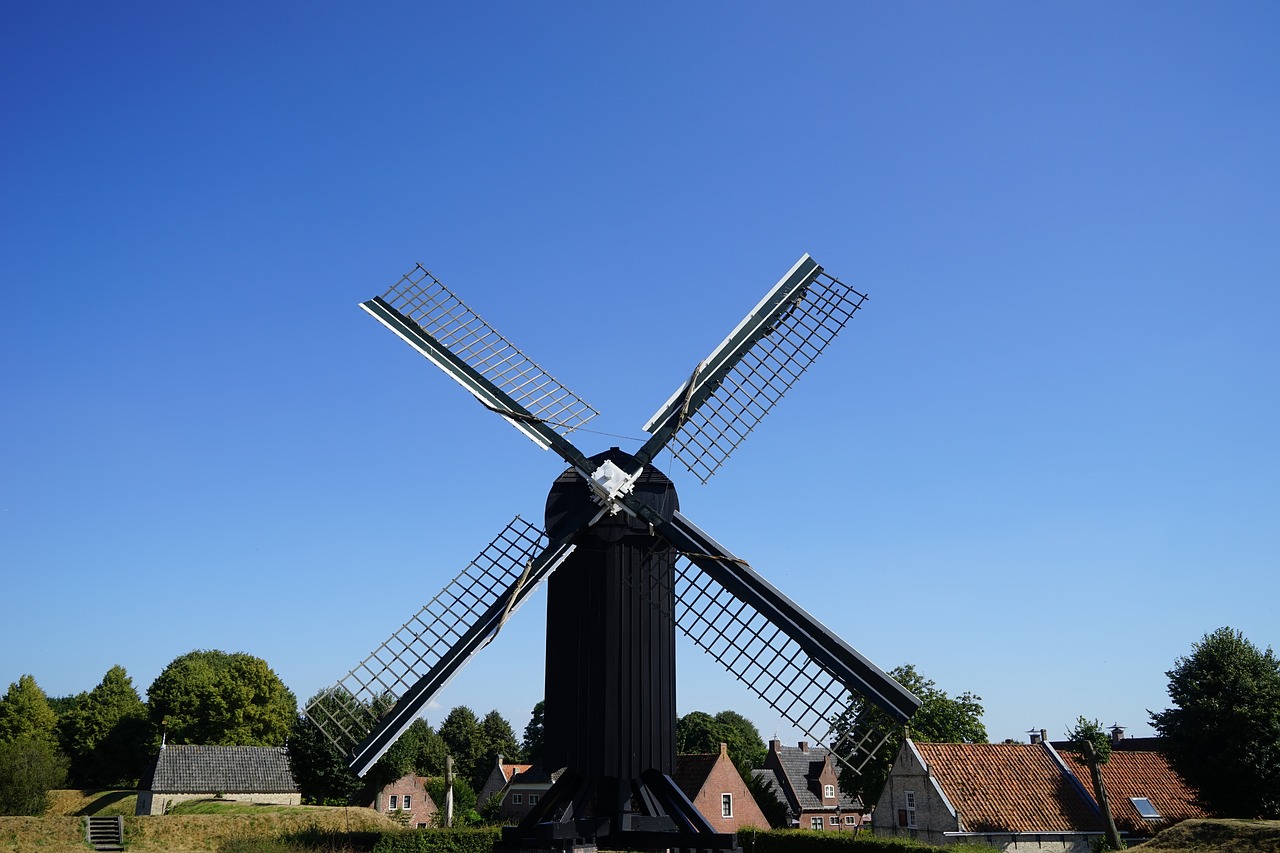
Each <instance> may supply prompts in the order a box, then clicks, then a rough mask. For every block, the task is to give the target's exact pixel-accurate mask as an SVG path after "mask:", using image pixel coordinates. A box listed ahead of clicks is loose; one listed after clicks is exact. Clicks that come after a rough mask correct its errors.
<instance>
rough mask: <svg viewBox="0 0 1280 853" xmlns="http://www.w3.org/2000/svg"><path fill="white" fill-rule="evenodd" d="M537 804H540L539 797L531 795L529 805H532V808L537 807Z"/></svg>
mask: <svg viewBox="0 0 1280 853" xmlns="http://www.w3.org/2000/svg"><path fill="white" fill-rule="evenodd" d="M537 804H538V795H537V794H530V795H529V805H531V806H536V805H537Z"/></svg>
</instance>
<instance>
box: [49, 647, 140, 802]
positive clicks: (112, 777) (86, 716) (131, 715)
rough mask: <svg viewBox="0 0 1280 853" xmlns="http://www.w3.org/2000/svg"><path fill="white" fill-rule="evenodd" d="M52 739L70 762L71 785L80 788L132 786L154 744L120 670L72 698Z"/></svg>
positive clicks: (114, 669) (126, 677)
mask: <svg viewBox="0 0 1280 853" xmlns="http://www.w3.org/2000/svg"><path fill="white" fill-rule="evenodd" d="M58 735H59V739H60V741H61V743H62V749H63V751H64V752H66V754H67V756H68V757H69V758H70V759H71V781H72V782H73V783H75V784H76V785H80V786H81V787H86V788H94V787H96V788H106V787H113V786H123V787H133V786H135V785H137V784H138V780H139V777H141V775H142V773H143V770H144V768H145V767H146V765H147V762H148V761H149V760H150V758H151V753H152V748H153V741H154V734H153V729H152V728H151V725H150V722H149V721H148V719H147V706H146V705H145V704H143V702H142V699H141V698H140V697H139V696H138V691H137V690H135V689H134V687H133V681H132V679H130V678H129V674H128V673H127V672H125V669H124V667H122V666H113V667H111V669H109V670H107V674H106V675H105V676H103V678H102V682H101V683H100V684H98V686H97V687H95V688H93V689H92V690H90V691H89V692H88V693H82V694H80V695H79V696H78V697H76V701H75V703H74V705H72V706H71V707H70V708H68V709H67V710H66V711H65V712H64V713H63V714H62V715H61V716H60V717H59V719H58Z"/></svg>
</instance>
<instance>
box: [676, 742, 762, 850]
mask: <svg viewBox="0 0 1280 853" xmlns="http://www.w3.org/2000/svg"><path fill="white" fill-rule="evenodd" d="M671 778H672V780H673V781H674V782H675V783H676V786H677V787H679V788H680V790H681V791H683V792H684V795H685V796H686V797H688V798H689V800H690V801H691V802H692V803H693V805H694V807H695V808H697V810H698V811H699V812H700V813H701V814H702V816H703V817H705V818H706V819H707V822H708V823H710V824H711V826H712V827H714V828H715V831H716V832H737V831H738V830H739V829H743V828H745V827H749V826H753V827H756V828H758V829H768V828H769V821H768V820H766V819H765V816H764V813H763V812H761V811H760V807H759V806H758V805H756V801H755V798H754V797H752V796H751V792H750V791H749V790H747V784H746V783H745V782H743V781H742V776H741V775H740V774H739V773H738V768H736V767H734V766H733V762H732V761H730V760H729V750H728V747H727V746H726V745H725V744H723V743H722V744H720V752H718V753H715V752H712V753H705V754H698V753H694V754H687V755H677V756H676V767H675V773H673V774H672V777H671Z"/></svg>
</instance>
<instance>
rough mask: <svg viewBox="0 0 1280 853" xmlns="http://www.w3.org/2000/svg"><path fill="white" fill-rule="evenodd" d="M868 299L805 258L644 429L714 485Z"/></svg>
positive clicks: (648, 450)
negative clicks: (758, 426) (714, 478)
mask: <svg viewBox="0 0 1280 853" xmlns="http://www.w3.org/2000/svg"><path fill="white" fill-rule="evenodd" d="M866 299H867V296H866V294H864V293H859V292H858V291H856V290H854V289H853V288H852V287H850V286H848V285H847V284H845V283H844V282H842V281H840V280H839V279H836V278H833V277H832V276H830V275H827V274H826V273H825V272H824V271H823V269H822V267H821V266H819V265H818V263H817V262H816V261H815V260H813V258H811V257H809V256H808V255H805V256H804V257H802V258H801V259H800V260H799V261H797V262H796V264H795V266H793V267H792V268H791V270H790V271H789V272H788V273H787V274H786V275H785V276H783V277H782V279H781V280H779V281H778V283H777V284H776V285H774V286H773V288H772V289H771V290H770V291H769V292H768V293H766V294H765V297H764V299H762V300H760V303H759V304H758V305H756V307H755V308H754V309H752V311H751V312H750V313H749V314H747V316H746V317H745V318H743V320H742V322H741V323H739V324H738V325H737V327H736V328H735V329H734V330H733V331H732V332H730V333H729V336H728V337H727V338H725V339H724V341H723V342H721V344H720V345H719V346H718V347H716V348H715V350H714V351H712V353H711V355H709V356H707V358H706V360H705V361H704V362H702V363H701V364H700V365H699V366H698V369H697V370H695V371H694V373H693V375H692V376H691V377H690V378H689V380H688V381H686V382H685V383H684V384H683V385H681V386H680V387H679V388H677V389H676V392H675V393H674V394H672V395H671V397H670V399H668V400H667V402H666V403H665V404H664V405H663V406H662V408H660V409H659V410H658V411H657V413H655V414H654V416H653V417H652V418H650V419H649V422H648V423H646V424H645V425H644V430H645V431H646V432H649V433H652V437H651V438H650V439H649V440H648V441H647V442H645V445H644V447H643V448H641V450H640V452H638V453H637V454H636V456H637V457H638V458H640V459H642V460H649V459H653V458H654V457H655V456H657V455H658V453H659V452H660V451H662V450H663V449H664V448H667V447H670V449H671V455H672V456H674V457H675V458H676V459H679V460H680V462H681V463H682V464H683V465H684V466H685V467H686V468H688V469H689V471H690V472H692V473H693V475H694V476H696V477H697V478H698V479H699V480H701V481H702V482H704V483H705V482H707V480H708V479H710V478H711V476H712V475H713V474H715V472H716V470H717V469H718V468H719V467H720V466H721V465H722V464H724V462H725V460H727V459H728V458H729V455H730V454H731V453H733V451H734V450H735V449H736V448H737V447H738V445H739V444H741V443H742V442H743V440H744V439H746V437H747V435H748V434H750V432H751V431H752V430H753V429H754V428H755V426H756V424H758V423H760V421H761V419H762V418H764V416H765V415H766V414H768V413H769V411H770V410H771V409H772V408H773V407H774V406H775V405H776V404H777V403H778V401H779V400H781V399H782V396H783V395H784V394H786V392H787V391H788V389H790V388H791V386H792V385H794V384H795V382H796V380H797V379H799V378H800V376H801V375H802V374H803V373H804V372H805V371H806V370H807V369H808V368H809V365H811V364H812V363H813V362H814V360H815V359H817V357H818V356H819V355H821V354H822V351H823V350H824V349H826V347H827V344H829V343H831V341H832V339H833V338H835V336H836V335H837V334H838V333H839V332H840V330H841V329H843V328H844V326H845V324H846V323H847V322H849V318H851V317H852V316H853V314H854V312H855V311H857V310H858V309H859V308H861V307H862V303H863V302H864V301H866Z"/></svg>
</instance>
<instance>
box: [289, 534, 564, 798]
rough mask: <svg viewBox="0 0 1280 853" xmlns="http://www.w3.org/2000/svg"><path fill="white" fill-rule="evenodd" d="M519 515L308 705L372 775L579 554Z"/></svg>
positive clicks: (357, 765) (356, 764)
mask: <svg viewBox="0 0 1280 853" xmlns="http://www.w3.org/2000/svg"><path fill="white" fill-rule="evenodd" d="M542 539H543V534H542V531H541V530H539V529H538V528H537V527H534V526H533V525H531V524H529V523H528V522H526V521H524V520H523V519H521V518H520V517H519V516H516V518H514V519H513V520H512V521H511V523H510V524H508V525H507V526H506V527H505V528H504V529H503V531H502V532H501V533H499V534H498V536H497V537H495V538H494V540H493V541H492V542H490V543H489V545H488V546H486V547H485V549H484V550H483V551H481V552H480V554H479V555H478V556H477V557H476V558H475V559H474V560H472V561H471V563H470V564H468V565H467V567H466V568H465V569H463V570H462V572H461V573H459V574H458V576H457V577H455V578H454V579H453V581H451V582H450V583H449V584H448V585H447V586H446V587H445V588H444V589H443V590H441V592H440V593H439V594H438V595H436V597H435V598H433V599H432V600H431V601H430V602H428V603H427V604H426V605H424V606H423V607H422V609H421V610H419V611H418V612H417V613H415V614H414V615H413V616H412V617H411V618H410V619H409V621H407V622H405V624H404V625H403V626H401V627H400V629H399V630H398V631H396V632H395V633H394V634H392V635H391V637H390V638H389V639H387V641H386V642H384V643H382V645H380V646H378V648H377V649H375V650H374V651H373V653H372V654H370V655H369V656H368V657H367V658H365V659H364V660H363V661H361V662H360V664H359V665H357V666H356V667H355V668H354V669H352V670H351V671H350V672H349V673H347V675H346V676H345V677H344V678H342V679H341V680H340V681H339V682H338V683H337V685H336V686H334V687H332V688H330V689H329V690H327V691H324V692H323V693H321V694H320V695H318V696H317V697H316V699H314V700H313V701H312V702H311V703H310V704H309V705H308V706H307V708H306V713H307V716H308V717H309V718H310V719H311V720H312V721H313V722H314V723H315V724H316V725H317V726H318V727H319V729H320V730H321V731H322V732H323V733H324V734H325V736H326V737H328V738H329V740H331V741H332V742H333V743H334V744H335V745H336V746H337V747H338V749H339V750H340V751H342V752H343V753H344V754H346V755H348V757H349V763H350V765H351V768H352V770H354V771H355V772H356V773H357V774H358V775H364V773H366V772H367V771H368V769H369V768H370V767H372V766H373V764H374V763H375V762H376V761H377V760H378V759H379V758H381V757H382V754H383V753H384V752H386V750H387V749H388V748H390V746H391V744H393V743H394V742H395V740H396V738H398V737H399V736H400V734H401V733H403V731H404V730H405V729H406V728H408V726H409V724H410V723H411V722H412V721H413V718H414V716H415V715H416V714H417V713H418V712H419V711H420V710H421V709H422V708H423V707H424V706H425V705H426V704H427V702H429V701H430V700H431V698H432V697H433V696H434V695H435V694H436V693H438V692H439V691H440V690H441V689H442V688H443V687H444V686H445V685H446V684H447V683H448V682H449V679H451V678H452V677H453V675H454V674H456V673H457V671H458V670H459V669H461V668H462V666H463V665H464V664H466V662H467V661H468V660H470V659H471V657H472V656H474V655H475V654H476V652H478V651H479V650H480V649H482V648H483V647H484V646H485V645H487V644H488V643H489V642H490V641H491V640H492V639H493V638H494V637H495V636H496V635H497V632H498V631H499V630H500V629H501V627H502V625H503V623H504V622H505V621H506V620H507V618H509V617H510V615H511V614H512V613H514V612H515V610H516V609H518V608H519V607H520V605H521V604H522V603H523V602H524V601H525V599H526V598H527V597H528V596H529V594H530V593H531V592H532V591H533V590H534V589H535V588H537V586H538V584H539V583H541V582H542V581H543V580H544V579H545V578H546V577H547V575H548V574H550V573H551V572H552V571H553V570H554V569H555V568H556V566H558V565H559V564H560V563H561V562H563V561H564V559H565V558H566V557H567V556H568V555H569V554H570V553H571V552H572V551H573V546H572V545H568V544H566V543H565V542H563V541H559V542H556V543H553V544H552V545H551V546H549V547H547V548H545V549H544V548H543V546H542Z"/></svg>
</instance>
